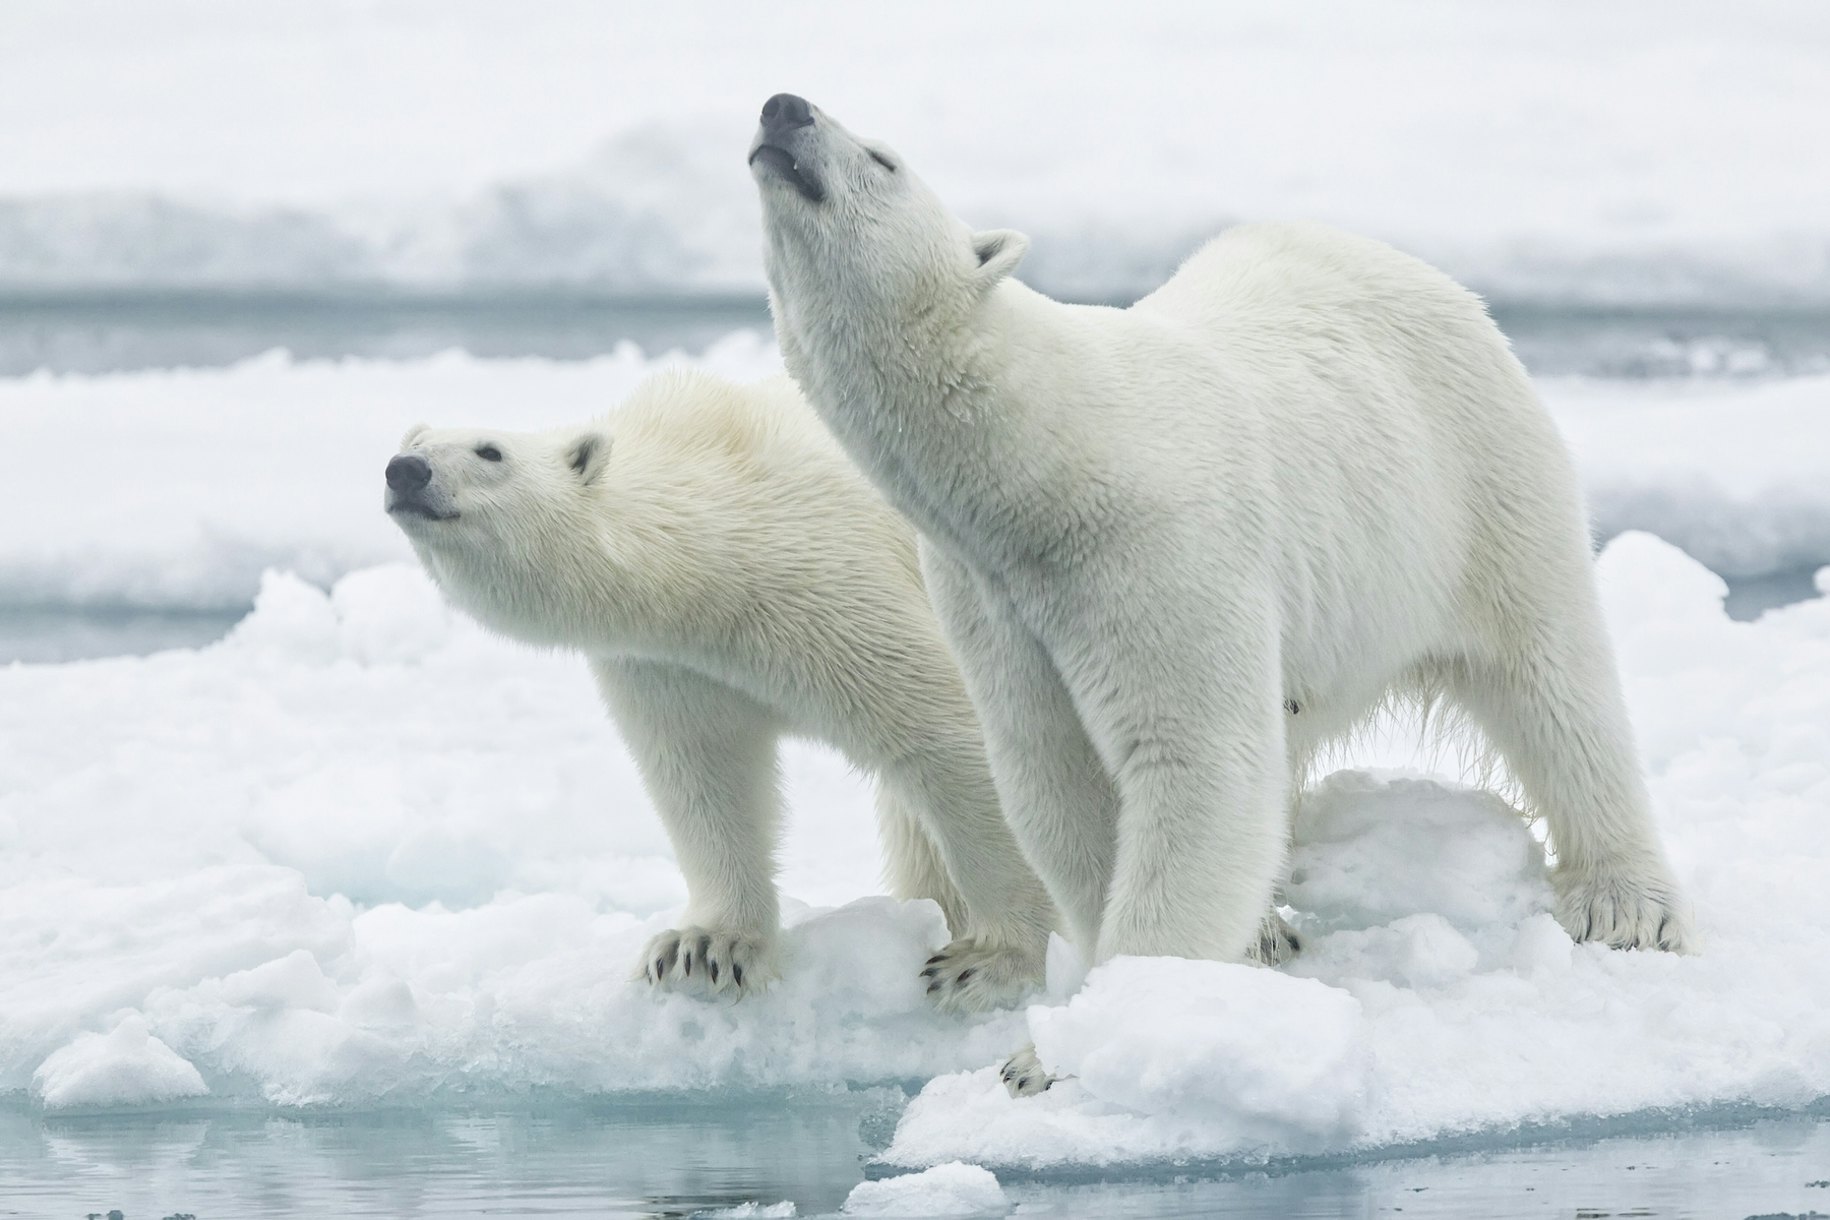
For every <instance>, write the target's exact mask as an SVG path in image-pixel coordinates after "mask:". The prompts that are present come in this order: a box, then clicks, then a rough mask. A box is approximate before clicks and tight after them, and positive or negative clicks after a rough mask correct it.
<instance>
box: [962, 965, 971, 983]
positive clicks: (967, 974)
mask: <svg viewBox="0 0 1830 1220" xmlns="http://www.w3.org/2000/svg"><path fill="white" fill-rule="evenodd" d="M971 977H972V967H971V966H967V967H966V968H965V969H964V970H962V971H960V972H959V981H960V982H962V983H963V982H965V981H966V980H967V979H969V978H971Z"/></svg>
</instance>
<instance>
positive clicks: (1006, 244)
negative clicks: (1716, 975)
mask: <svg viewBox="0 0 1830 1220" xmlns="http://www.w3.org/2000/svg"><path fill="white" fill-rule="evenodd" d="M1028 250H1029V238H1027V237H1025V236H1023V234H1021V233H1019V232H1017V231H1016V230H1015V229H986V230H985V231H984V232H982V233H974V234H973V235H972V253H973V254H974V255H976V256H977V257H978V260H979V271H978V275H979V284H980V286H981V287H984V288H990V287H991V286H992V285H994V284H996V283H997V282H998V281H999V280H1001V279H1003V278H1004V277H1005V276H1007V275H1009V274H1010V273H1011V272H1012V271H1015V270H1016V269H1017V264H1018V263H1020V262H1022V261H1023V255H1024V254H1025V253H1026V252H1027V251H1028Z"/></svg>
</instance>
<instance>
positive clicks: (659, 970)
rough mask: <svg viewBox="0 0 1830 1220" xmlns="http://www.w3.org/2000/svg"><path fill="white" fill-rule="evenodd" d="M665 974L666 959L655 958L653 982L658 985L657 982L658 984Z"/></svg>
mask: <svg viewBox="0 0 1830 1220" xmlns="http://www.w3.org/2000/svg"><path fill="white" fill-rule="evenodd" d="M665 973H667V959H666V958H664V957H657V958H655V959H654V978H655V982H657V983H658V982H660V981H661V976H662V975H663V974H665Z"/></svg>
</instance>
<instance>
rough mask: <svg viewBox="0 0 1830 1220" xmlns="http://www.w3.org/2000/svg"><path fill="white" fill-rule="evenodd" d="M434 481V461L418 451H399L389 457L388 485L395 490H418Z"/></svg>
mask: <svg viewBox="0 0 1830 1220" xmlns="http://www.w3.org/2000/svg"><path fill="white" fill-rule="evenodd" d="M431 481H432V463H430V462H428V461H426V459H425V458H423V457H420V456H419V455H418V454H416V453H398V454H395V455H394V456H393V457H391V458H389V459H388V486H389V487H392V488H393V489H394V490H395V491H418V490H419V489H420V488H422V487H424V486H425V485H426V484H428V483H430V482H431Z"/></svg>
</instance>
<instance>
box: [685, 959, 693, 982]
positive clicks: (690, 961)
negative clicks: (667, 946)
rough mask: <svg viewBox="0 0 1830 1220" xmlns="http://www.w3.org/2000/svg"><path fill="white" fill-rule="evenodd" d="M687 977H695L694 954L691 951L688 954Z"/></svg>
mask: <svg viewBox="0 0 1830 1220" xmlns="http://www.w3.org/2000/svg"><path fill="white" fill-rule="evenodd" d="M686 977H687V978H689V979H690V978H692V977H693V955H692V954H691V953H688V954H687V955H686Z"/></svg>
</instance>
